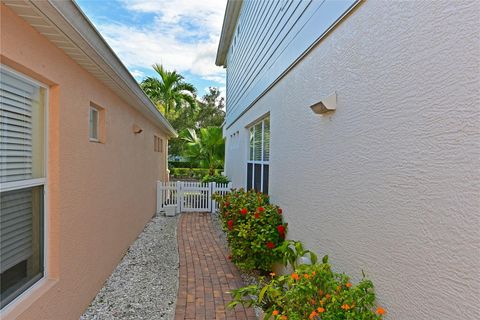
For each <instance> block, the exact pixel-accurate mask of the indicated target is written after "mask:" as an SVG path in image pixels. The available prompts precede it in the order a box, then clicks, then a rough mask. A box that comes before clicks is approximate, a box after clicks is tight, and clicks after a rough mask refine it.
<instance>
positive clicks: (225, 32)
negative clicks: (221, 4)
mask: <svg viewBox="0 0 480 320" xmlns="http://www.w3.org/2000/svg"><path fill="white" fill-rule="evenodd" d="M242 4H243V0H228V2H227V7H226V8H225V16H224V18H223V25H222V33H221V34H220V42H219V44H218V49H217V57H216V59H215V64H216V65H217V66H226V59H227V53H228V49H229V48H230V44H231V43H232V38H233V34H234V32H235V27H236V25H237V20H238V16H239V15H240V9H241V8H242Z"/></svg>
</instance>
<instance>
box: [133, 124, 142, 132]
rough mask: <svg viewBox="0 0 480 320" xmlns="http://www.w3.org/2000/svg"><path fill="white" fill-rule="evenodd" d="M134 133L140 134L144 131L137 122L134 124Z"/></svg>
mask: <svg viewBox="0 0 480 320" xmlns="http://www.w3.org/2000/svg"><path fill="white" fill-rule="evenodd" d="M132 129H133V133H135V134H139V133H142V131H143V129H142V128H140V127H139V126H137V125H136V124H134V125H133V128H132Z"/></svg>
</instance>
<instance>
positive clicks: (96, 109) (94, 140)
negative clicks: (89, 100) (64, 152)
mask: <svg viewBox="0 0 480 320" xmlns="http://www.w3.org/2000/svg"><path fill="white" fill-rule="evenodd" d="M92 110H95V114H96V118H97V121H96V123H97V137H96V138H93V137H91V134H92V132H90V120H91V119H90V117H91V115H92ZM88 140H90V141H91V142H100V110H99V109H98V108H96V107H95V106H93V105H90V108H89V109H88Z"/></svg>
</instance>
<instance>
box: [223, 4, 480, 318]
mask: <svg viewBox="0 0 480 320" xmlns="http://www.w3.org/2000/svg"><path fill="white" fill-rule="evenodd" d="M479 6H480V4H479V3H478V2H476V1H457V2H454V3H453V2H450V1H411V2H399V1H397V2H388V5H387V4H386V2H383V1H365V2H364V3H361V4H360V5H359V6H358V7H357V8H356V9H355V10H354V11H353V12H352V13H351V14H349V16H347V17H346V18H345V19H344V21H342V22H341V23H340V25H338V26H337V27H336V28H335V29H334V30H333V31H332V32H331V33H330V34H329V35H328V36H327V37H326V38H325V39H324V40H322V41H321V42H320V43H319V44H318V45H317V46H316V47H315V48H313V49H312V50H311V51H310V53H309V54H308V55H307V56H306V57H305V58H304V59H303V60H301V61H300V62H299V63H298V64H297V65H296V66H295V67H294V68H293V70H291V71H290V72H289V73H288V74H287V75H286V76H285V77H283V78H282V79H281V80H280V81H279V82H278V83H277V84H276V85H275V86H274V87H273V88H272V89H270V91H268V92H267V93H266V94H265V95H264V96H263V97H262V98H261V99H260V100H259V101H258V102H256V104H255V105H254V106H253V107H252V108H251V109H250V110H249V111H247V112H246V113H245V114H244V115H243V116H242V117H241V118H240V119H239V120H238V121H237V122H235V123H234V125H233V126H231V127H230V128H227V129H225V135H226V137H227V139H228V140H230V139H231V138H230V135H231V134H232V133H234V132H237V131H238V132H239V138H238V141H237V142H238V143H237V146H235V144H230V143H229V142H228V141H227V145H228V149H227V158H226V159H227V164H226V173H227V175H228V176H230V177H231V178H232V179H233V183H234V185H235V186H237V187H240V186H244V185H245V175H246V173H245V171H246V157H247V156H246V152H247V150H248V149H247V143H248V131H247V129H246V128H245V127H246V126H247V125H248V124H250V123H251V122H252V121H254V120H255V119H256V118H258V117H260V116H262V115H263V114H265V113H267V112H270V119H271V153H270V157H271V161H270V194H271V200H272V202H274V203H276V204H278V205H280V206H282V207H283V208H284V209H285V210H284V212H285V217H286V220H287V222H288V223H289V234H288V236H289V238H291V239H298V240H302V241H304V242H305V244H306V246H307V248H310V249H313V250H314V251H316V252H317V253H319V254H320V255H323V254H328V255H329V256H330V261H331V262H332V264H333V265H334V267H335V269H336V270H337V271H343V272H346V273H348V274H350V275H352V276H354V277H355V279H356V280H358V279H359V278H360V277H361V270H364V271H365V273H366V275H367V276H368V278H370V279H372V280H373V281H374V284H375V286H376V292H377V296H378V303H379V304H380V305H381V306H383V307H384V308H385V309H386V310H387V312H388V313H387V316H386V319H405V320H406V319H438V320H440V319H472V320H473V319H480V311H479V310H480V309H479V308H478V307H477V306H478V301H479V299H480V284H479V275H480V267H479V265H480V249H479V248H480V240H479V237H480V235H479V230H480V221H479V217H480V170H479V159H480V93H479V90H480V89H479V88H480V87H479V84H480V77H479V74H480V67H479V56H480V55H479V54H480V45H479V43H480V39H479V35H480V28H479V21H480V14H479V12H480V10H479ZM227 70H228V69H227ZM227 72H228V71H227ZM334 91H336V92H337V97H338V103H337V111H335V112H334V113H332V114H331V115H326V116H319V115H317V114H314V113H313V112H312V111H311V110H310V108H309V106H310V105H312V104H313V103H316V102H318V101H320V100H321V99H322V98H324V97H327V96H329V95H330V94H331V93H332V92H334ZM227 107H228V101H227ZM232 146H233V147H232Z"/></svg>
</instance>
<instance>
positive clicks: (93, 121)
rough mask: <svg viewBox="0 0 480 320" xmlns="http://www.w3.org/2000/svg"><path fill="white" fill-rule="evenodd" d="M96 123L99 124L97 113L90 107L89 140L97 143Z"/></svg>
mask: <svg viewBox="0 0 480 320" xmlns="http://www.w3.org/2000/svg"><path fill="white" fill-rule="evenodd" d="M98 123H99V112H98V110H97V109H96V108H95V107H90V140H93V141H99V139H98V131H99V130H98Z"/></svg>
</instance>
